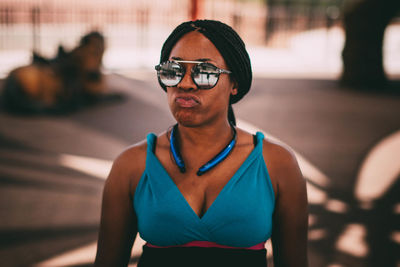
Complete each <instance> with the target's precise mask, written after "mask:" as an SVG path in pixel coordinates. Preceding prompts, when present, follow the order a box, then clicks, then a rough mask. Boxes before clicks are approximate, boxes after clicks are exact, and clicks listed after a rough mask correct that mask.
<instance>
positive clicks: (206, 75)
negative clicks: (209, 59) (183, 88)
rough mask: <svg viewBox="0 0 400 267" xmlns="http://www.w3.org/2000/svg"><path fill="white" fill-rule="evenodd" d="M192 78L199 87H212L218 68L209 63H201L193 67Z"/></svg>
mask: <svg viewBox="0 0 400 267" xmlns="http://www.w3.org/2000/svg"><path fill="white" fill-rule="evenodd" d="M192 72H193V80H194V81H195V82H196V84H197V86H198V87H199V88H201V89H210V88H213V87H214V86H215V85H216V84H217V82H218V77H219V72H218V68H217V67H215V66H214V65H212V64H210V63H201V64H198V65H196V66H194V67H193V70H192Z"/></svg>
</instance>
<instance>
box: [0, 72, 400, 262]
mask: <svg viewBox="0 0 400 267" xmlns="http://www.w3.org/2000/svg"><path fill="white" fill-rule="evenodd" d="M138 77H140V79H138ZM107 81H108V83H109V88H110V91H112V92H119V93H122V94H124V96H125V98H124V100H120V101H115V102H107V103H100V104H97V105H93V106H90V107H87V108H85V109H82V110H80V111H77V112H75V113H71V114H67V115H64V116H44V115H41V116H29V117H23V116H16V115H11V114H7V113H5V112H4V111H0V183H1V187H0V218H2V219H1V220H0V259H1V262H2V265H3V266H90V263H91V262H92V261H93V259H94V253H95V249H96V239H97V230H98V223H99V217H100V204H101V194H102V187H103V184H104V179H105V178H106V176H107V173H108V171H109V168H110V166H111V163H112V160H113V159H114V158H115V157H116V156H117V155H118V154H119V153H120V152H121V151H122V150H123V148H124V147H126V146H127V145H129V144H133V143H136V142H138V141H140V140H142V139H144V138H145V136H146V134H147V133H148V132H155V133H158V132H161V131H164V130H165V129H167V128H168V127H169V126H170V125H171V124H172V123H173V119H172V117H171V115H170V114H169V111H168V107H167V105H166V98H165V94H164V93H163V92H162V90H160V89H159V88H158V85H157V82H156V79H155V77H154V75H153V74H152V73H131V74H130V75H128V74H126V75H124V76H123V75H119V74H109V75H107ZM234 109H235V112H236V116H237V118H238V120H239V122H238V124H239V126H240V127H243V128H245V129H247V130H248V131H255V130H261V131H263V132H264V133H265V134H266V135H267V138H277V139H279V140H281V141H282V142H284V143H286V144H288V145H289V146H291V147H292V148H293V149H294V150H295V151H296V153H297V157H298V160H299V163H300V167H301V169H302V171H303V174H304V176H305V177H306V179H307V181H308V194H309V210H310V227H309V258H310V267H326V266H328V267H341V266H354V267H359V266H360V267H361V266H385V267H391V266H396V267H398V266H400V258H399V255H400V253H399V252H400V229H399V225H400V204H399V197H398V196H399V195H400V192H399V191H400V186H399V183H400V154H399V153H400V146H399V140H400V139H399V136H400V134H399V133H400V121H399V119H398V118H399V116H400V97H399V94H397V95H396V94H385V93H377V92H369V93H363V92H360V91H355V90H350V89H349V88H340V87H339V86H338V83H337V81H336V80H331V79H305V78H302V79H300V78H292V79H283V78H262V77H258V78H255V80H254V83H253V87H252V90H251V91H250V93H249V94H248V95H247V96H246V97H245V98H244V99H243V100H242V101H241V102H239V103H238V104H236V106H234ZM374 164H375V165H374ZM371 169H372V171H371ZM372 174H373V175H372ZM371 175H372V176H373V177H372V179H371ZM142 244H143V241H142V240H140V238H139V239H138V240H137V242H136V243H135V246H134V249H133V254H132V261H131V265H130V266H135V263H136V262H137V259H138V257H139V255H140V251H141V245H142ZM269 257H270V253H269ZM269 261H270V263H271V258H269ZM269 266H272V263H271V264H270V265H269Z"/></svg>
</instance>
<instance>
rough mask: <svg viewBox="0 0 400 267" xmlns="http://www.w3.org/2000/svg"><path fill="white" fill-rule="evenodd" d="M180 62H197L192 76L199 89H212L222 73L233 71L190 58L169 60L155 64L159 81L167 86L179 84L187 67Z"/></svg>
mask: <svg viewBox="0 0 400 267" xmlns="http://www.w3.org/2000/svg"><path fill="white" fill-rule="evenodd" d="M180 63H189V64H195V65H194V66H193V67H192V69H191V77H192V80H193V82H194V84H195V85H196V86H197V87H198V88H199V89H211V88H213V87H214V86H215V85H216V84H217V83H218V80H219V75H220V74H221V73H225V74H230V73H231V71H229V70H224V69H220V68H218V67H216V66H214V65H213V64H211V63H208V62H203V61H190V60H169V61H165V62H162V63H160V64H159V65H157V66H155V69H156V71H157V77H158V80H159V82H160V83H161V84H162V85H164V86H166V87H174V86H177V85H178V84H179V83H180V82H181V81H182V79H183V77H184V76H185V72H186V68H185V67H184V66H182V64H180Z"/></svg>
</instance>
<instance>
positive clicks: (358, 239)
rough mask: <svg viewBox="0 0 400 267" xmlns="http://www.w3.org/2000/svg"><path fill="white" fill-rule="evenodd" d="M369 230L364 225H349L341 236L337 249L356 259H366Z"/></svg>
mask: <svg viewBox="0 0 400 267" xmlns="http://www.w3.org/2000/svg"><path fill="white" fill-rule="evenodd" d="M366 234H367V230H366V228H365V226H364V225H362V224H349V225H347V226H346V228H345V229H344V231H343V234H342V235H341V236H339V239H338V240H337V242H336V248H337V249H338V250H339V251H342V252H346V253H348V254H350V255H353V256H355V257H365V256H367V254H368V245H367V243H366V241H365V236H366Z"/></svg>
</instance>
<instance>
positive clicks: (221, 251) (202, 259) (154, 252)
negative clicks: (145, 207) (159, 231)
mask: <svg viewBox="0 0 400 267" xmlns="http://www.w3.org/2000/svg"><path fill="white" fill-rule="evenodd" d="M159 266H160V267H161V266H174V267H180V266H182V267H183V266H185V267H200V266H201V267H214V266H215V267H216V266H218V267H221V266H228V267H239V266H241V267H242V266H245V267H266V266H267V251H266V249H261V250H250V249H225V248H213V247H211V248H204V247H170V248H153V247H148V246H146V245H145V246H143V253H142V256H141V257H140V259H139V262H138V267H159Z"/></svg>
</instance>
